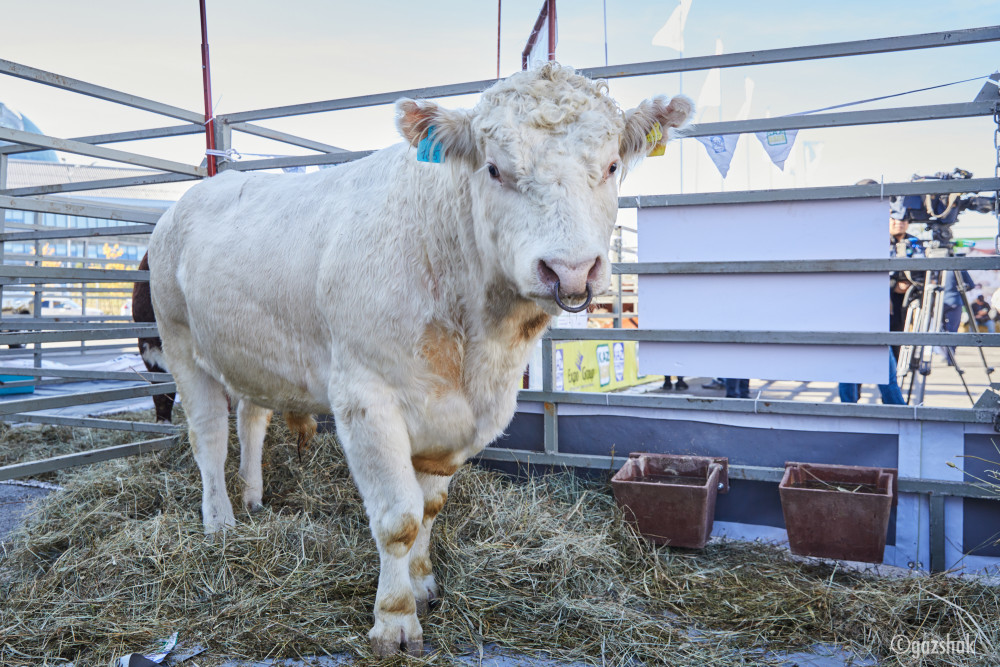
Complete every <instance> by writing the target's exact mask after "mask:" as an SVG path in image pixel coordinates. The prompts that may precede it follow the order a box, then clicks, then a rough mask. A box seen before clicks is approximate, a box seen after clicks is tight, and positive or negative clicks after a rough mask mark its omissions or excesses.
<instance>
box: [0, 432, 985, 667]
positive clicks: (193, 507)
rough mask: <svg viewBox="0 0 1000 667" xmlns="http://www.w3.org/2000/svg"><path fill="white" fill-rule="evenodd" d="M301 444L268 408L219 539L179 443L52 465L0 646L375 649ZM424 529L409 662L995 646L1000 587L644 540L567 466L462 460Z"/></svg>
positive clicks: (16, 551) (330, 475)
mask: <svg viewBox="0 0 1000 667" xmlns="http://www.w3.org/2000/svg"><path fill="white" fill-rule="evenodd" d="M146 418H151V415H146ZM81 433H83V434H85V435H79V434H81ZM89 433H90V432H88V431H86V430H83V429H76V430H70V429H52V428H49V427H46V428H36V427H19V428H16V429H10V430H7V431H6V432H5V433H4V435H3V440H2V441H0V443H2V444H0V453H3V454H2V455H3V456H6V457H8V458H9V457H10V452H11V451H12V450H13V449H14V448H13V445H12V442H13V441H12V440H11V439H12V438H13V439H16V440H17V450H18V454H17V456H18V458H20V459H21V460H23V459H24V458H25V457H26V456H27V455H29V454H30V453H31V451H32V448H33V447H35V448H36V449H37V450H40V451H43V452H44V454H45V455H51V454H52V453H64V451H62V450H63V449H64V448H65V447H66V445H57V444H56V443H54V442H51V440H60V441H62V442H64V443H66V442H69V443H71V444H72V443H73V442H75V444H76V446H77V449H80V447H79V445H80V442H81V441H84V440H88V439H90V440H93V439H95V438H98V437H100V436H94V435H89ZM102 435H104V436H106V437H108V438H112V439H115V441H124V440H125V439H129V438H134V434H121V433H117V434H116V433H110V434H102ZM294 443H295V438H294V436H292V435H291V434H289V433H288V432H287V431H286V430H285V429H284V427H283V425H282V424H280V423H279V422H278V421H277V420H276V421H275V423H274V424H272V426H271V428H270V429H269V432H268V437H267V443H266V445H265V450H264V451H265V461H264V483H265V489H264V500H265V504H266V505H267V509H266V510H265V511H263V512H260V513H258V514H255V515H247V514H246V512H240V511H239V510H238V511H237V518H238V520H239V521H240V523H239V525H238V526H237V528H235V529H234V530H230V531H228V532H227V533H226V534H225V535H224V536H222V537H219V538H217V539H215V540H207V539H206V538H205V537H204V536H203V535H202V528H201V520H200V516H199V507H200V497H201V496H200V493H201V492H200V478H199V475H198V470H197V466H196V465H195V463H194V461H193V459H192V457H191V454H190V451H189V447H188V446H187V443H186V442H184V443H182V444H181V446H179V447H176V448H173V449H171V450H167V451H164V452H160V453H157V454H152V455H145V456H141V457H136V458H131V459H125V460H118V461H110V462H106V463H102V464H96V465H92V466H89V467H84V468H78V469H74V470H69V471H63V472H60V473H55V474H53V475H52V476H51V477H52V478H53V480H54V481H58V482H59V483H60V484H62V485H64V486H65V491H64V492H60V493H58V494H53V495H52V496H50V497H49V498H48V499H46V500H45V501H43V502H42V503H41V504H40V505H38V506H37V507H36V508H35V509H34V512H33V513H32V514H31V517H30V520H29V521H28V523H27V524H26V525H25V526H24V527H23V529H22V530H21V531H20V532H19V533H18V534H17V535H16V538H15V541H14V542H13V543H12V544H8V545H7V548H6V553H5V554H2V555H0V600H2V604H0V664H12V665H17V664H51V665H58V664H65V661H67V660H71V661H74V663H75V665H76V666H77V667H81V666H83V665H99V664H109V663H110V661H111V660H113V659H114V657H116V656H119V655H122V654H126V653H129V652H132V651H141V650H143V649H145V648H148V647H151V646H152V645H153V643H154V642H155V640H157V639H158V638H161V637H165V636H168V635H170V634H171V633H172V632H174V631H177V632H179V633H180V638H181V642H182V643H185V642H186V643H188V644H189V645H190V644H194V643H200V644H203V645H205V646H207V647H208V648H209V652H208V654H203V655H201V656H199V657H198V658H197V663H198V665H200V666H201V667H206V666H208V665H212V664H219V663H221V662H222V661H223V660H224V659H225V658H237V659H263V658H276V657H298V656H310V655H323V654H325V653H341V652H348V653H352V654H354V655H357V656H359V658H360V664H368V662H369V661H370V660H371V654H370V652H369V648H368V640H367V631H368V629H369V627H370V626H371V623H372V616H371V614H372V607H373V604H374V598H375V589H376V579H377V575H378V559H377V554H376V551H375V547H374V542H373V540H372V538H371V535H370V533H369V530H368V525H367V519H366V517H365V515H364V511H363V508H362V506H361V503H360V499H359V497H358V494H357V491H356V490H355V488H354V485H353V483H352V482H351V480H350V476H349V473H348V470H347V467H346V465H345V463H344V461H343V456H342V454H341V452H340V451H339V447H338V445H337V442H336V439H335V437H334V436H332V435H325V436H320V437H318V438H317V439H316V440H314V442H313V444H312V447H311V448H310V449H309V451H308V455H307V456H306V457H304V458H303V462H302V463H301V464H300V463H299V462H298V459H297V456H296V446H295V444H294ZM94 444H95V445H98V446H101V445H103V446H107V444H113V443H109V442H103V443H94ZM230 445H231V446H230V459H229V462H228V463H227V469H228V472H229V483H230V489H229V491H230V497H231V498H233V499H238V498H239V497H240V492H241V489H240V484H241V483H240V482H239V479H238V476H237V474H236V468H237V465H238V452H239V447H238V444H237V443H236V442H235V439H234V441H233V442H231V443H230ZM5 462H10V461H9V460H7V461H5ZM434 540H435V544H434V552H433V557H434V559H435V571H436V575H437V577H438V581H439V583H440V585H441V588H442V593H443V595H442V600H441V603H440V604H439V606H438V607H436V608H435V609H433V610H432V612H431V613H430V615H429V616H428V617H427V618H424V619H421V622H422V624H423V628H424V640H425V646H427V645H429V646H430V647H432V648H433V649H434V650H435V651H436V652H435V653H434V654H432V655H430V656H429V657H427V658H425V659H422V660H412V661H410V662H412V663H413V664H451V663H452V662H453V659H452V658H453V657H454V656H455V655H460V654H467V653H470V652H471V653H473V654H475V653H476V652H477V648H478V647H480V646H483V645H485V644H495V645H498V646H500V647H503V648H509V649H511V650H513V651H517V652H519V653H522V654H527V655H539V656H542V655H544V656H549V657H552V658H557V659H565V660H578V661H582V662H585V663H588V664H594V665H605V664H606V665H625V664H649V665H654V664H656V665H661V664H662V665H708V664H724V665H739V664H772V663H774V662H776V659H772V658H770V657H768V656H767V655H765V654H764V652H763V650H762V649H764V648H767V649H772V650H776V649H793V648H805V647H810V646H812V645H814V644H815V643H817V642H833V643H837V644H840V645H843V646H844V647H845V648H847V649H848V650H850V651H852V652H854V653H855V654H857V655H860V656H873V657H875V658H876V659H878V660H879V661H880V662H882V661H886V662H889V661H890V660H891V659H893V656H894V653H893V650H892V644H891V642H892V640H893V638H894V637H896V636H903V637H907V638H909V639H913V640H920V639H930V638H941V639H943V638H945V637H946V636H950V637H951V638H953V639H954V638H960V637H964V636H971V637H972V638H973V639H974V641H975V644H974V646H975V649H976V653H975V654H974V655H961V654H951V655H933V656H928V657H927V658H926V659H925V661H924V662H922V663H919V664H924V665H979V664H1000V588H997V587H995V586H990V585H988V584H987V583H984V582H982V581H979V580H977V579H974V578H967V577H955V576H944V575H933V576H932V575H924V574H913V575H912V576H906V577H892V578H891V577H880V576H877V575H876V574H875V573H873V572H858V571H849V570H845V569H843V568H839V567H837V566H836V565H834V564H828V563H824V562H820V561H803V560H802V559H794V558H791V557H790V556H789V555H788V554H787V552H786V551H785V550H784V549H782V548H779V547H776V546H772V545H766V544H761V543H739V542H728V541H726V542H713V543H710V544H709V545H708V546H707V547H706V548H705V549H704V550H701V551H687V550H671V549H669V548H666V547H654V546H653V545H651V544H649V543H647V542H645V541H644V540H642V539H641V538H639V537H637V536H636V534H635V533H634V532H633V531H632V529H631V528H630V527H629V526H628V525H627V524H626V523H625V522H624V521H623V519H622V515H621V513H620V512H619V511H618V509H617V508H616V506H615V504H614V501H613V499H612V497H611V494H610V491H609V487H608V485H607V484H606V483H597V482H586V481H582V480H581V479H579V478H577V477H574V476H573V475H571V474H553V475H548V476H544V477H535V478H532V479H530V480H527V481H513V480H511V479H509V478H507V477H505V476H503V475H501V474H499V473H496V472H490V471H487V470H484V469H481V468H478V467H475V466H465V467H464V468H463V469H462V470H461V471H460V472H459V474H458V475H457V476H456V478H455V479H454V481H453V482H452V488H451V496H450V498H449V501H448V504H447V505H446V507H445V510H444V511H443V512H442V513H441V515H440V516H439V518H438V521H437V523H436V524H435V528H434ZM213 661H214V662H213ZM393 662H396V663H406V662H408V660H407V659H405V658H398V659H396V660H395V661H390V664H392V663H393ZM902 664H918V663H916V662H908V661H903V662H902Z"/></svg>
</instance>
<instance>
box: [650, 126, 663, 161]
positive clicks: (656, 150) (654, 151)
mask: <svg viewBox="0 0 1000 667" xmlns="http://www.w3.org/2000/svg"><path fill="white" fill-rule="evenodd" d="M662 141H663V130H662V129H661V128H660V123H659V122H657V123H655V124H654V125H653V129H652V130H650V131H649V133H648V134H647V135H646V143H647V144H653V148H651V149H650V151H649V152H648V153H646V155H647V156H648V157H656V156H657V155H663V152H664V151H665V150H666V146H665V145H664V144H663V143H662Z"/></svg>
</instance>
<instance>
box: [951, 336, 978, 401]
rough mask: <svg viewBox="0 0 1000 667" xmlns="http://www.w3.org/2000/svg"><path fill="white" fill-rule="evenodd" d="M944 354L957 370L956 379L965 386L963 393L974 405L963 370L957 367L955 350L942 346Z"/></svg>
mask: <svg viewBox="0 0 1000 667" xmlns="http://www.w3.org/2000/svg"><path fill="white" fill-rule="evenodd" d="M944 352H945V356H947V357H948V363H950V364H951V365H952V366H954V367H955V370H956V371H957V372H958V379H959V380H961V381H962V386H963V387H965V395H966V396H968V397H969V402H970V403H972V405H973V406H975V405H976V399H974V398H972V392H971V391H969V385H968V384H966V382H965V371H963V370H962V369H961V368H959V367H958V359H956V358H955V351H954V350H953V349H952V348H950V347H945V348H944Z"/></svg>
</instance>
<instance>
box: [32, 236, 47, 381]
mask: <svg viewBox="0 0 1000 667" xmlns="http://www.w3.org/2000/svg"><path fill="white" fill-rule="evenodd" d="M43 219H44V218H43ZM41 265H42V245H41V243H40V242H39V240H38V239H35V266H41ZM43 289H44V288H43V287H42V285H41V284H39V283H35V285H34V290H35V291H34V294H33V297H32V300H31V312H32V317H34V318H35V319H36V320H37V319H38V318H40V317H41V316H42V290H43ZM33 349H34V353H33V355H32V357H33V359H34V362H33V365H34V367H35V368H41V367H42V344H41V343H35V344H34V345H33Z"/></svg>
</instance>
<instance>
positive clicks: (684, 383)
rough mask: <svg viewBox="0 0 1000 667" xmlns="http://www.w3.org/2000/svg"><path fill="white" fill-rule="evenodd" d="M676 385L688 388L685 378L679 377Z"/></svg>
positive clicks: (679, 387) (680, 387)
mask: <svg viewBox="0 0 1000 667" xmlns="http://www.w3.org/2000/svg"><path fill="white" fill-rule="evenodd" d="M675 386H676V387H677V388H678V389H687V388H688V383H687V382H685V381H684V378H677V384H676V385H675Z"/></svg>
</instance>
